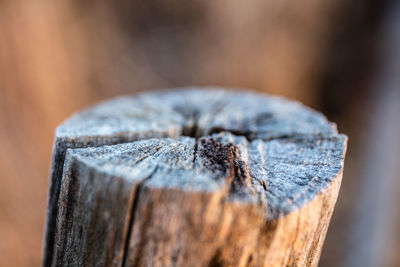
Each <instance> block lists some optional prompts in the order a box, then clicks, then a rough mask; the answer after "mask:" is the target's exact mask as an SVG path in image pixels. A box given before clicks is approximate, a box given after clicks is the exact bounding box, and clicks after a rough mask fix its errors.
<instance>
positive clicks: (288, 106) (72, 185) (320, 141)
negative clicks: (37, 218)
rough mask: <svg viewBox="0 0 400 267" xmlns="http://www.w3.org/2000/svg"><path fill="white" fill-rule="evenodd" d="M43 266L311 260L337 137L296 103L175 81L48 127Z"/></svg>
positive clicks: (339, 164) (328, 197)
mask: <svg viewBox="0 0 400 267" xmlns="http://www.w3.org/2000/svg"><path fill="white" fill-rule="evenodd" d="M55 135H56V136H55V144H54V151H53V159H52V168H51V181H50V182H51V186H50V193H49V204H48V216H47V227H46V240H45V255H44V266H61V265H62V266H64V265H68V266H70V265H71V266H111V265H112V266H121V265H123V266H315V265H316V264H317V263H318V259H319V255H320V252H321V248H322V245H323V242H324V238H325V234H326V231H327V228H328V225H329V220H330V217H331V214H332V211H333V208H334V204H335V202H336V198H337V194H338V190H339V186H340V182H341V176H342V171H343V159H344V155H345V150H346V142H347V138H346V137H345V136H344V135H341V134H338V132H337V130H336V126H335V125H334V124H332V123H329V122H328V121H327V120H326V118H325V117H324V116H323V115H321V114H319V113H318V112H315V111H313V110H311V109H309V108H307V107H305V106H303V105H301V104H299V103H297V102H292V101H288V100H285V99H283V98H279V97H272V96H268V95H264V94H263V95H262V94H256V93H246V92H233V91H224V90H222V89H218V88H215V89H212V88H186V89H185V90H178V91H159V92H152V93H145V94H141V95H137V96H125V97H120V98H116V99H112V100H109V101H106V102H103V103H100V104H98V105H96V106H93V107H91V108H89V109H87V110H84V111H82V112H79V113H77V114H75V115H73V116H72V117H71V118H69V119H68V120H67V121H65V122H64V123H63V124H62V125H61V126H59V127H58V128H57V130H56V134H55Z"/></svg>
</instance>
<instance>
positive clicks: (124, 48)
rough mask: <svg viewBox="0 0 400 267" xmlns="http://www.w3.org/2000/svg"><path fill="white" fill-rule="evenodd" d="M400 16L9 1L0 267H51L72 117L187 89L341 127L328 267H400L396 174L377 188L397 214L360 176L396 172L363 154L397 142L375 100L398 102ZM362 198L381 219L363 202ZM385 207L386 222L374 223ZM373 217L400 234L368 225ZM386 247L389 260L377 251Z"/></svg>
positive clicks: (338, 0) (345, 10) (383, 6)
mask: <svg viewBox="0 0 400 267" xmlns="http://www.w3.org/2000/svg"><path fill="white" fill-rule="evenodd" d="M392 6H393V2H391V1H389V0H387V1H372V0H369V1H361V0H356V1H344V0H327V1H319V0H303V1H272V0H268V1H265V0H251V1H241V0H233V1H229V2H224V1H211V0H206V1H200V0H190V1H177V0H170V1H162V0H152V1H139V0H137V1H127V0H118V1H105V0H104V1H102V0H98V1H94V0H88V1H78V0H74V1H47V0H32V1H0V266H37V265H39V264H40V259H41V249H42V237H43V223H44V216H45V206H46V198H47V185H48V169H49V160H50V154H51V146H52V140H53V132H54V129H55V127H56V126H57V125H58V124H59V123H60V122H61V121H62V120H63V119H65V118H66V117H67V116H69V115H70V114H71V113H72V112H74V111H76V110H78V109H80V108H83V107H85V106H87V105H88V104H91V103H95V102H96V101H99V100H101V99H106V98H108V97H111V96H114V95H119V94H125V93H135V92H139V91H145V90H149V89H153V88H167V87H177V86H185V85H220V86H228V87H229V86H233V87H245V88H253V89H254V90H257V91H264V92H269V93H274V94H280V95H284V96H287V97H290V98H294V99H297V100H300V101H302V102H304V103H305V104H307V105H310V106H312V107H314V108H317V109H319V110H322V111H323V112H324V113H326V114H327V115H328V117H329V119H331V120H334V121H336V122H338V123H339V129H340V130H341V131H342V132H344V133H346V134H348V135H349V136H350V147H349V151H348V158H347V161H346V168H345V176H344V182H343V186H342V190H341V194H340V197H339V201H338V205H337V209H336V211H335V214H334V218H333V221H332V225H331V228H330V231H329V234H328V238H327V242H326V246H325V249H324V252H323V256H322V260H321V266H377V265H375V264H379V266H400V259H399V256H398V255H397V254H398V251H399V248H400V246H399V244H400V235H399V228H400V226H399V225H400V224H399V223H398V221H396V220H398V217H396V216H397V215H396V214H397V213H398V212H397V213H396V209H393V208H390V207H393V203H396V201H398V200H399V199H398V198H396V197H395V196H396V193H395V192H394V191H393V190H392V191H390V190H389V189H390V188H400V186H399V183H398V182H397V180H398V178H399V175H398V174H399V172H398V170H396V171H391V172H387V173H386V172H385V173H382V177H380V180H379V182H378V183H379V184H387V185H388V186H386V187H383V189H382V190H389V191H390V192H389V191H387V194H389V195H391V196H394V197H393V198H390V203H388V201H389V198H385V197H382V198H380V200H379V199H378V200H379V201H378V200H377V201H375V197H374V196H373V194H374V192H372V193H371V194H369V193H368V192H370V191H368V188H370V187H371V186H372V188H374V184H373V182H368V179H367V178H366V177H367V176H368V175H365V171H362V170H364V169H365V167H366V166H367V165H368V166H370V165H371V162H374V163H375V164H377V165H376V168H373V167H374V166H375V165H374V166H372V168H373V169H372V170H373V171H374V170H380V169H382V168H383V166H385V170H387V169H388V168H389V169H390V168H392V169H393V166H395V164H389V165H382V162H381V163H379V162H375V161H374V160H373V158H372V159H371V158H367V157H365V156H364V155H365V154H369V153H375V152H376V151H378V152H379V151H381V152H382V149H383V148H382V149H381V150H379V148H376V147H373V146H371V143H376V142H378V143H379V142H380V135H379V133H378V134H374V131H373V130H372V129H374V128H376V127H378V126H379V127H383V129H384V130H385V131H392V130H393V131H396V130H398V128H393V126H391V125H390V123H386V124H385V123H384V122H382V117H387V116H388V115H387V114H386V113H387V112H388V113H390V112H392V113H393V110H392V109H385V107H386V106H388V105H384V104H382V103H381V102H379V101H378V100H379V99H394V98H395V97H397V96H398V94H397V95H395V97H390V92H392V91H393V90H392V89H390V88H392V87H390V86H386V83H385V81H386V80H387V79H388V78H387V77H386V76H385V75H383V76H384V77H381V76H382V75H380V73H382V65H384V66H386V65H388V63H387V62H397V61H396V60H397V59H398V58H395V57H393V56H391V54H390V53H386V54H385V55H384V53H383V52H382V51H386V50H385V49H383V48H382V47H386V46H385V45H384V43H385V40H386V42H387V38H386V36H387V35H390V34H391V32H392V31H391V30H390V29H389V30H387V29H388V28H390V25H392V24H393V23H392V22H390V21H389V22H387V18H390V17H391V16H393V15H391V14H392V13H393V12H389V11H390V10H392ZM396 10H397V9H396ZM399 14H400V13H397V15H399ZM388 25H389V26H388ZM394 43H395V44H396V42H394ZM398 44H400V43H399V42H398ZM397 48H400V46H399V47H397ZM390 49H392V50H389V51H396V47H391V48H390ZM394 64H399V63H398V62H397V63H394ZM389 65H390V64H389ZM390 66H391V65H390ZM398 66H399V65H398ZM390 75H392V76H396V75H395V74H390ZM390 75H389V77H392V76H390ZM390 103H391V104H389V106H390V105H391V106H393V108H394V109H396V108H397V107H398V102H393V101H392V102H390ZM371 110H375V111H376V112H374V113H373V114H378V115H376V116H371ZM397 110H398V109H397ZM394 118H396V117H394ZM380 122H381V123H380ZM385 127H386V128H385ZM391 127H392V128H391ZM387 138H388V139H390V138H392V136H387ZM389 149H390V150H391V151H393V153H384V152H386V151H383V154H384V155H386V156H387V155H388V154H389V155H392V156H393V155H398V154H396V153H397V152H396V151H399V150H398V147H396V146H389ZM386 167H387V168H386ZM390 170H391V169H390ZM393 177H394V178H393ZM375 182H376V181H375ZM367 185H368V186H367ZM388 188H389V189H388ZM384 192H386V191H384ZM364 195H365V196H366V197H365V199H366V200H368V201H371V202H372V204H371V205H373V207H368V206H363V205H362V204H360V203H363V198H362V197H360V198H359V196H364ZM380 195H382V194H380ZM383 196H385V194H383ZM368 201H366V202H368ZM382 207H386V208H387V207H389V208H387V209H388V210H389V211H388V212H386V213H378V214H374V210H380V209H381V208H382ZM368 208H370V209H371V210H370V212H366V210H368ZM358 212H360V215H358ZM366 214H367V215H366ZM363 216H364V217H363ZM368 216H370V217H368ZM374 216H375V217H376V216H383V217H384V220H383V221H384V222H386V221H391V222H393V223H392V224H391V225H390V226H387V227H386V228H388V229H389V230H390V231H389V230H388V231H389V233H390V234H387V232H388V231H386V232H385V233H386V235H384V234H382V233H381V232H380V231H379V229H381V228H382V227H383V226H382V224H379V223H375V222H370V223H369V222H368V220H369V219H371V218H374ZM355 218H363V220H361V221H360V220H357V219H355ZM364 219H365V220H364ZM385 225H386V224H385ZM373 227H375V228H373ZM354 229H362V230H363V231H361V234H360V235H357V234H354V233H355V232H357V230H354ZM374 229H375V230H374ZM376 229H377V230H376ZM374 231H375V232H376V234H375V235H370V233H372V232H374ZM375 232H374V233H375ZM363 233H367V234H363ZM396 239H397V240H396ZM382 240H383V241H382ZM381 243H383V244H384V245H385V249H375V248H374V247H373V246H371V247H368V246H366V244H381ZM386 247H387V249H386ZM371 251H372V253H371ZM365 264H366V265H365Z"/></svg>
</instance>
